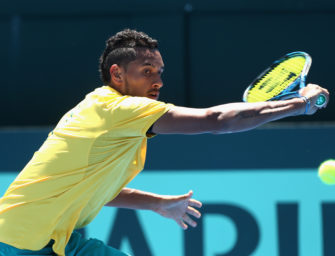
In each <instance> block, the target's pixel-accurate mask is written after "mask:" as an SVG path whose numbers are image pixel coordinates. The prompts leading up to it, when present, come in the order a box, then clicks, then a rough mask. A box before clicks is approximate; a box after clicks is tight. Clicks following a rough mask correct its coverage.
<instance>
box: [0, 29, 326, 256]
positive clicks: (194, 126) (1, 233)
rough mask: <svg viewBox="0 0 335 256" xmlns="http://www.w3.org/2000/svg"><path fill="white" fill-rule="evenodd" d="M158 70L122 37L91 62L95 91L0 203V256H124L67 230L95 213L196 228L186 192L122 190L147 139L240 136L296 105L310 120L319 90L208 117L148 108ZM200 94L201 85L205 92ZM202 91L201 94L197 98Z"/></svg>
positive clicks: (130, 33)
mask: <svg viewBox="0 0 335 256" xmlns="http://www.w3.org/2000/svg"><path fill="white" fill-rule="evenodd" d="M163 70H164V63H163V60H162V57H161V54H160V52H159V50H158V43H157V41H156V40H154V39H152V38H150V37H149V36H148V35H146V34H145V33H143V32H137V31H135V30H128V29H127V30H123V31H121V32H119V33H117V34H116V35H114V36H112V37H111V38H110V39H109V40H108V41H107V44H106V48H105V51H104V53H103V54H102V56H101V58H100V71H101V78H102V81H103V84H104V85H103V86H102V87H100V88H97V89H95V90H94V91H93V92H91V93H89V94H88V95H87V96H86V97H85V99H83V100H82V101H81V102H80V103H79V104H78V105H77V106H75V107H74V108H73V109H71V110H70V111H69V112H67V113H66V114H65V115H64V116H63V117H62V118H61V120H60V121H59V123H58V124H57V126H56V127H55V129H54V130H53V131H52V132H51V133H50V134H49V136H48V138H47V139H46V141H45V142H44V144H43V145H42V146H41V148H40V149H39V150H38V151H37V152H35V154H34V156H33V157H32V159H31V160H30V162H29V163H28V164H27V165H26V166H25V168H24V169H23V170H22V171H21V173H20V174H19V175H18V176H17V177H16V179H15V180H14V182H13V183H12V184H11V185H10V187H9V188H8V190H7V192H6V193H5V195H4V196H3V197H2V198H1V200H0V242H1V243H0V255H6V256H9V255H17V254H30V255H66V256H70V255H126V254H124V253H122V252H120V251H118V250H116V249H114V248H112V247H110V246H107V245H105V244H103V243H102V242H101V241H99V240H96V239H88V240H87V239H84V238H83V237H82V236H81V235H80V234H79V233H78V232H76V231H74V230H75V229H78V228H82V227H84V226H86V225H87V224H88V223H90V222H91V221H92V220H93V218H94V217H95V216H96V215H97V214H98V212H99V211H100V209H101V208H102V207H103V206H104V205H107V206H112V207H123V208H130V209H148V210H152V211H155V212H157V213H159V214H161V215H162V216H164V217H167V218H171V219H173V220H175V221H176V222H177V223H178V224H179V225H180V226H181V227H182V228H183V229H186V228H187V227H188V226H189V225H190V226H192V227H195V226H196V222H195V221H194V220H192V219H191V217H190V216H194V217H195V218H199V217H200V212H199V211H198V208H199V207H201V202H199V201H198V200H195V199H193V198H192V191H190V192H188V193H186V194H184V195H179V196H167V195H157V194H152V193H148V192H144V191H139V190H135V189H130V188H126V185H127V184H128V183H129V182H130V181H131V180H132V179H133V178H134V177H135V176H136V175H137V174H138V173H139V172H140V171H141V170H142V169H143V167H144V162H145V155H146V147H147V138H150V137H153V136H154V135H156V134H173V133H174V134H201V133H213V134H214V133H215V134H224V133H231V132H239V131H245V130H250V129H252V128H255V127H257V126H259V125H261V124H264V123H267V122H270V121H273V120H277V119H280V118H284V117H288V116H295V115H301V114H304V112H305V105H306V101H310V103H311V104H310V105H311V107H310V108H309V110H308V112H307V113H306V114H308V115H312V114H314V113H315V112H316V111H317V110H318V108H317V107H315V106H314V103H315V101H316V99H317V97H318V96H319V95H320V94H321V93H323V94H324V95H326V97H327V98H328V91H327V90H326V89H323V88H321V87H320V86H318V85H313V84H310V85H308V86H306V87H305V88H303V89H302V90H301V91H300V93H301V95H302V96H304V97H305V98H294V99H290V100H285V101H276V102H260V103H231V104H224V105H220V106H214V107H210V108H203V109H195V108H185V107H178V106H174V105H172V104H167V103H164V102H161V101H158V97H159V93H160V88H161V87H162V86H163V82H162V79H161V75H162V73H163ZM207 86H209V85H207ZM205 89H206V88H204V90H205Z"/></svg>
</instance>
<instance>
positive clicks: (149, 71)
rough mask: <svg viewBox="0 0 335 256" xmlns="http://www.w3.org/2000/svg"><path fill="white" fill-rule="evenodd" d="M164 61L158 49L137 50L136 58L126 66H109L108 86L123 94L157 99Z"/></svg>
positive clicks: (161, 82)
mask: <svg viewBox="0 0 335 256" xmlns="http://www.w3.org/2000/svg"><path fill="white" fill-rule="evenodd" d="M163 71H164V63H163V60H162V56H161V54H160V52H159V51H158V50H149V49H145V50H144V49H143V50H139V55H138V58H137V59H136V60H134V61H131V62H129V64H128V65H127V67H126V68H124V67H122V66H118V65H117V64H114V65H112V66H111V67H110V74H111V83H110V86H111V87H113V88H115V89H116V90H118V91H119V92H120V93H121V94H123V95H130V96H140V97H148V98H151V99H154V100H157V99H158V97H159V93H160V88H162V86H163V81H162V78H161V76H162V73H163Z"/></svg>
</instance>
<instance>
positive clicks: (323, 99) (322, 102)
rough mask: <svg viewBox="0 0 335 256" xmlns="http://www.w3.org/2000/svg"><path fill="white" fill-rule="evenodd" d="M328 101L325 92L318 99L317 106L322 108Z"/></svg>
mask: <svg viewBox="0 0 335 256" xmlns="http://www.w3.org/2000/svg"><path fill="white" fill-rule="evenodd" d="M326 103H327V100H326V96H325V95H324V94H322V93H321V94H320V95H319V97H318V98H317V100H316V103H315V106H317V107H318V108H322V107H323V106H324V105H325V104H326Z"/></svg>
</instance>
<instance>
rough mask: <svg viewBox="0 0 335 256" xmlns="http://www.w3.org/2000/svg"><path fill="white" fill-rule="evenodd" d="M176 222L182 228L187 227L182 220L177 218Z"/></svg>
mask: <svg viewBox="0 0 335 256" xmlns="http://www.w3.org/2000/svg"><path fill="white" fill-rule="evenodd" d="M177 224H178V225H179V226H180V227H181V228H182V229H184V230H186V229H187V225H186V224H185V223H184V222H183V221H182V220H178V221H177Z"/></svg>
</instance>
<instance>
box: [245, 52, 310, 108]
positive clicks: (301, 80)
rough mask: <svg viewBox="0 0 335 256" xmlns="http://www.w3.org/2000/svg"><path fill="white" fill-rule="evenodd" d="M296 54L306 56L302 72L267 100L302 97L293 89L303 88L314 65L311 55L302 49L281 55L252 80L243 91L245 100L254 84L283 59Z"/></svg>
mask: <svg viewBox="0 0 335 256" xmlns="http://www.w3.org/2000/svg"><path fill="white" fill-rule="evenodd" d="M296 56H302V57H304V58H305V60H306V61H305V64H304V67H303V69H302V71H301V74H300V75H299V76H298V77H297V78H296V79H295V80H294V81H293V82H292V83H291V84H290V85H289V86H287V87H286V88H285V89H284V90H283V91H281V93H279V94H278V95H277V96H274V97H272V98H271V99H268V100H267V101H273V100H285V99H291V98H295V97H300V95H299V91H294V92H292V90H293V89H294V88H295V87H296V86H297V85H299V88H300V89H301V88H303V87H305V85H306V77H307V74H308V72H309V69H310V67H311V65H312V58H311V56H310V55H309V54H308V53H306V52H302V51H296V52H291V53H288V54H286V55H284V56H283V57H281V58H280V59H278V60H276V61H275V62H273V63H272V64H271V65H270V66H269V67H268V68H267V69H265V70H264V71H263V72H262V73H261V74H260V75H259V76H258V77H257V78H256V79H255V80H254V81H252V83H251V84H250V85H249V86H248V87H247V89H246V90H245V91H244V93H243V101H244V102H247V98H248V93H249V91H250V89H252V88H253V86H254V85H255V84H256V83H257V82H258V81H259V80H260V79H262V78H263V77H264V76H265V75H266V74H267V73H268V72H269V71H270V70H272V69H274V68H275V67H276V66H278V65H279V64H280V63H282V62H283V61H285V60H287V59H289V58H292V57H296Z"/></svg>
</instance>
